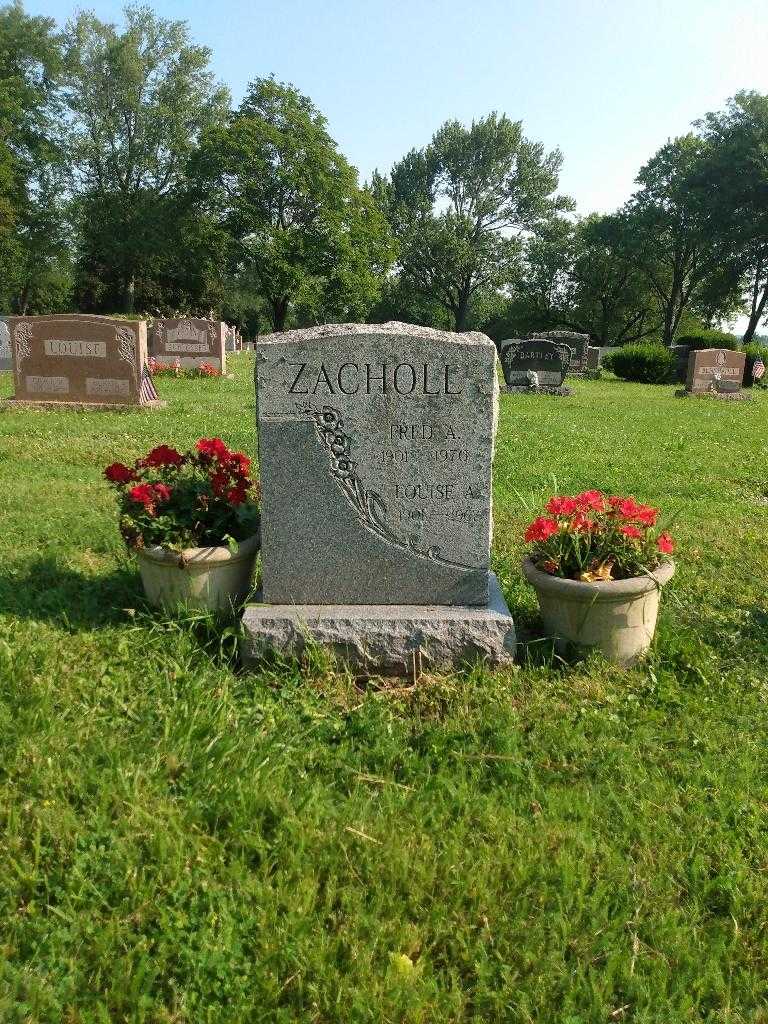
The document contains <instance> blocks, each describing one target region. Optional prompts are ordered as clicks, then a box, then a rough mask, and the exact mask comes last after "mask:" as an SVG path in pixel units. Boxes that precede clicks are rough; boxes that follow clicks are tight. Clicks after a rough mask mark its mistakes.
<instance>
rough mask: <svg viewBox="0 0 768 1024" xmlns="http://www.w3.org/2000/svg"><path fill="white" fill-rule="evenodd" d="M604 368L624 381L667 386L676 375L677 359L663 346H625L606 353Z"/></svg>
mask: <svg viewBox="0 0 768 1024" xmlns="http://www.w3.org/2000/svg"><path fill="white" fill-rule="evenodd" d="M603 368H604V369H606V370H610V371H611V373H615V374H616V376H617V377H621V378H622V380H631V381H637V382H638V383H640V384H666V383H668V382H669V381H670V380H671V379H672V376H673V374H674V368H675V359H674V356H673V355H672V353H671V352H670V351H669V349H667V348H664V347H663V346H662V345H646V344H638V345H624V346H623V347H622V348H617V349H614V351H613V352H606V354H605V356H604V357H603Z"/></svg>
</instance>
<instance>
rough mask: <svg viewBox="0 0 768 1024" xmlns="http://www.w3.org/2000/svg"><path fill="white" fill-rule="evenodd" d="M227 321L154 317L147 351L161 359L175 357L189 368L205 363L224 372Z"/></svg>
mask: <svg viewBox="0 0 768 1024" xmlns="http://www.w3.org/2000/svg"><path fill="white" fill-rule="evenodd" d="M227 331H228V328H227V325H226V324H224V323H222V322H221V321H219V320H203V319H198V318H195V317H182V318H181V319H180V320H156V321H155V323H154V325H153V328H152V337H151V345H150V351H151V354H152V355H153V356H154V358H155V359H158V360H159V361H160V362H162V363H173V362H175V361H176V360H177V359H178V361H179V362H180V363H181V365H182V367H184V368H185V369H189V368H192V367H196V366H200V365H201V364H202V363H209V364H210V365H211V366H213V367H215V369H217V370H219V371H220V372H221V373H222V374H223V373H226V369H227V366H226V355H225V349H224V336H225V332H227Z"/></svg>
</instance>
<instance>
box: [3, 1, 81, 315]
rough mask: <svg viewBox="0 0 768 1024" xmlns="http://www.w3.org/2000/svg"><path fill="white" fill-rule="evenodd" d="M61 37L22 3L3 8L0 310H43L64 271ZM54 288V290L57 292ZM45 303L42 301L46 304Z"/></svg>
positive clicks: (63, 284)
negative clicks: (47, 298) (25, 9)
mask: <svg viewBox="0 0 768 1024" xmlns="http://www.w3.org/2000/svg"><path fill="white" fill-rule="evenodd" d="M61 74H62V53H61V39H60V36H59V35H58V34H57V33H56V31H55V23H54V22H53V20H52V19H50V18H43V17H33V16H30V15H28V14H26V13H25V12H24V9H23V7H22V5H21V3H20V2H15V3H13V4H10V5H8V6H4V7H0V308H3V309H5V310H13V311H15V312H21V313H26V312H28V311H29V310H30V309H32V310H33V311H35V310H38V308H40V301H41V296H42V294H43V293H45V295H46V297H48V296H50V292H51V289H52V288H54V284H55V283H56V282H58V283H59V284H60V286H61V294H62V295H63V294H65V293H66V291H67V286H68V282H65V281H64V278H65V277H66V273H65V268H66V266H67V263H68V242H69V236H68V233H67V228H66V212H67V207H66V198H67V187H66V174H65V170H66V164H65V160H64V156H63V150H62V144H61V143H62V112H63V111H62V97H61V89H60V86H61ZM54 290H55V289H54ZM45 304H46V301H43V305H45Z"/></svg>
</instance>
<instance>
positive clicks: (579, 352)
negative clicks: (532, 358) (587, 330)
mask: <svg viewBox="0 0 768 1024" xmlns="http://www.w3.org/2000/svg"><path fill="white" fill-rule="evenodd" d="M531 337H533V338H546V339H547V340H548V341H554V342H555V344H556V345H567V346H568V347H569V348H570V350H571V365H570V371H569V372H570V373H571V374H572V375H573V376H578V375H579V374H582V373H584V371H585V370H586V369H587V349H588V348H589V335H588V334H579V333H578V332H576V331H541V332H540V333H538V334H533V335H531Z"/></svg>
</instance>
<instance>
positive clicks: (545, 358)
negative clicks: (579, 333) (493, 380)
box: [499, 338, 573, 396]
mask: <svg viewBox="0 0 768 1024" xmlns="http://www.w3.org/2000/svg"><path fill="white" fill-rule="evenodd" d="M499 358H500V361H501V368H502V372H503V373H504V381H505V384H506V387H505V388H504V392H505V394H508V395H560V396H567V395H572V394H573V391H572V390H571V389H570V388H569V387H567V386H566V385H565V384H564V383H563V382H564V380H565V377H566V374H567V373H568V372H569V367H570V360H571V349H570V348H569V347H568V346H567V345H564V344H559V343H557V342H554V341H548V340H547V339H546V338H528V339H518V338H510V339H508V340H507V341H502V342H501V343H500V345H499Z"/></svg>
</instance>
